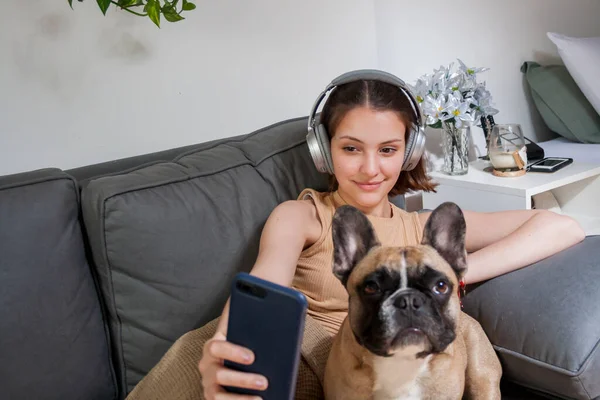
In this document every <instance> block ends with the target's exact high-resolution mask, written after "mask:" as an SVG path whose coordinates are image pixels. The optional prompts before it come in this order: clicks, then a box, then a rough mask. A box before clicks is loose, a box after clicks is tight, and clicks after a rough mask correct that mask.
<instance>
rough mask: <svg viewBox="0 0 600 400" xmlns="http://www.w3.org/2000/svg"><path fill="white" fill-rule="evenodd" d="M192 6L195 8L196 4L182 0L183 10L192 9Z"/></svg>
mask: <svg viewBox="0 0 600 400" xmlns="http://www.w3.org/2000/svg"><path fill="white" fill-rule="evenodd" d="M194 8H196V5H195V4H194V3H190V2H189V1H186V0H183V10H185V11H192V10H193V9H194Z"/></svg>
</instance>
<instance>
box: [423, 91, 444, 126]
mask: <svg viewBox="0 0 600 400" xmlns="http://www.w3.org/2000/svg"><path fill="white" fill-rule="evenodd" d="M422 108H423V114H424V115H426V116H427V121H426V124H427V125H433V124H435V123H437V122H438V121H439V120H440V119H441V118H442V111H444V109H445V108H446V103H445V98H444V97H443V96H438V97H437V98H433V97H432V96H427V97H426V98H425V101H424V102H423V105H422Z"/></svg>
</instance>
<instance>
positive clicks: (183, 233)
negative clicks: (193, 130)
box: [82, 118, 327, 391]
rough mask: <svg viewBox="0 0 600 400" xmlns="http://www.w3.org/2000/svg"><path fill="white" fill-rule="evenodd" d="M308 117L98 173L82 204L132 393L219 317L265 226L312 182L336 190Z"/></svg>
mask: <svg viewBox="0 0 600 400" xmlns="http://www.w3.org/2000/svg"><path fill="white" fill-rule="evenodd" d="M305 136H306V118H301V119H295V120H291V121H287V122H283V123H280V124H276V125H274V126H271V127H268V128H265V129H262V130H260V131H257V132H254V133H252V134H248V135H244V136H241V137H236V138H231V139H224V140H219V141H215V142H211V143H209V144H207V145H206V146H203V147H202V148H201V149H199V150H194V151H191V152H188V153H185V154H182V155H180V156H179V157H177V158H176V159H175V160H174V161H172V162H162V163H157V164H154V165H151V166H146V167H143V168H140V169H137V170H134V171H129V172H127V173H125V174H121V175H113V176H107V177H102V178H97V179H92V180H90V181H89V183H88V184H87V185H86V186H85V187H84V188H83V191H82V209H83V213H84V219H85V223H86V227H87V232H88V237H89V239H90V243H91V247H92V252H93V257H94V260H95V265H96V268H97V269H98V274H99V277H100V282H101V285H102V292H103V296H104V298H105V302H106V304H107V308H108V313H109V322H110V327H111V332H112V337H113V338H115V342H114V347H115V348H114V351H115V354H116V355H117V362H116V364H117V366H118V368H119V371H118V375H119V379H120V382H121V384H122V385H124V386H125V387H126V388H127V390H128V391H130V390H131V389H132V388H133V387H134V386H135V385H136V384H137V383H138V382H139V380H140V379H141V378H142V377H144V376H145V375H146V373H147V372H148V371H149V370H150V369H151V368H152V367H153V366H154V365H155V364H156V363H157V362H158V361H159V360H160V358H161V357H162V356H163V354H164V353H165V352H166V351H167V350H168V349H169V347H170V346H171V344H172V343H173V342H174V341H175V340H176V339H177V338H179V337H180V336H181V335H183V334H184V333H186V332H188V331H190V330H192V329H195V328H198V327H200V326H202V325H204V324H205V323H207V322H208V321H210V320H211V319H213V318H215V317H217V316H218V315H219V314H220V312H221V310H222V307H223V305H224V303H225V301H226V299H227V297H228V295H229V283H230V282H231V279H232V278H233V276H234V275H235V274H236V273H237V272H239V271H249V270H250V268H251V267H252V266H253V263H254V261H255V259H256V256H257V250H258V243H259V239H260V233H261V230H262V227H263V225H264V223H265V221H266V219H267V217H268V215H269V213H270V212H271V210H272V209H273V208H274V207H275V206H276V205H277V204H279V203H281V202H283V201H285V200H289V199H294V198H296V197H297V196H298V194H299V193H300V191H301V190H302V189H303V188H305V187H313V188H315V189H317V190H324V189H326V188H327V177H326V176H324V175H322V174H319V173H318V172H316V170H315V168H314V166H313V165H312V162H311V160H310V156H309V152H308V148H307V146H306V142H305Z"/></svg>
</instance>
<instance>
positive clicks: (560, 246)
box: [421, 210, 585, 283]
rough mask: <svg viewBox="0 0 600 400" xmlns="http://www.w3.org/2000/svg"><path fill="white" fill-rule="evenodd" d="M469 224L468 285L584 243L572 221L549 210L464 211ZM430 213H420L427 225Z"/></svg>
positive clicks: (576, 224)
mask: <svg viewBox="0 0 600 400" xmlns="http://www.w3.org/2000/svg"><path fill="white" fill-rule="evenodd" d="M463 213H464V216H465V220H466V223H467V235H466V247H467V252H468V253H469V255H468V266H469V269H468V271H467V274H466V276H465V281H466V282H467V283H476V282H480V281H484V280H487V279H490V278H494V277H496V276H499V275H502V274H505V273H507V272H510V271H514V270H516V269H519V268H522V267H525V266H527V265H530V264H533V263H534V262H536V261H539V260H542V259H544V258H546V257H549V256H551V255H553V254H556V253H558V252H560V251H562V250H564V249H566V248H569V247H571V246H573V245H574V244H576V243H579V242H580V241H582V240H583V239H584V237H585V233H584V232H583V230H582V229H581V227H580V226H579V224H578V223H577V222H576V221H575V220H574V219H572V218H570V217H567V216H564V215H559V214H556V213H553V212H551V211H546V210H518V211H500V212H493V213H481V212H472V211H463ZM428 217H429V213H423V214H421V222H422V223H423V225H424V224H425V223H426V221H427V218H428Z"/></svg>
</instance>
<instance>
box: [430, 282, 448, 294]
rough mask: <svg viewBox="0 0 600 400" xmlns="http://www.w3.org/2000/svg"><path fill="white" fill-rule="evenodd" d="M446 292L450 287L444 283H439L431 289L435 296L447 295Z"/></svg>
mask: <svg viewBox="0 0 600 400" xmlns="http://www.w3.org/2000/svg"><path fill="white" fill-rule="evenodd" d="M448 290H450V286H448V284H447V283H446V282H444V281H439V282H438V283H436V284H435V286H434V287H433V292H434V293H435V294H446V293H448Z"/></svg>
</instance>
